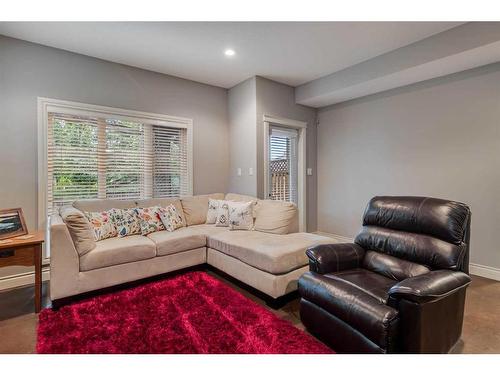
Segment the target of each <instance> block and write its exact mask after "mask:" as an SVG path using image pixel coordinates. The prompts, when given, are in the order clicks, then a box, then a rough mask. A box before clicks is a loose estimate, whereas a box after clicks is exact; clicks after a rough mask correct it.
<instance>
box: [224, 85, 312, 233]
mask: <svg viewBox="0 0 500 375" xmlns="http://www.w3.org/2000/svg"><path fill="white" fill-rule="evenodd" d="M228 97H229V100H228V102H229V104H228V112H229V124H230V125H229V140H230V146H229V149H230V152H229V153H230V172H229V190H230V191H231V192H234V193H240V194H249V195H253V196H257V197H259V198H264V133H263V129H264V120H263V117H264V115H269V116H275V117H283V118H287V119H292V120H298V121H305V122H307V166H308V167H310V168H313V176H307V207H306V209H307V230H308V231H315V230H316V218H317V212H316V208H317V207H316V197H317V196H316V191H317V179H316V110H315V109H314V108H309V107H305V106H303V105H299V104H295V93H294V88H293V87H291V86H288V85H284V84H282V83H278V82H275V81H271V80H269V79H265V78H262V77H252V78H249V79H247V80H246V81H244V82H242V83H240V84H238V85H236V86H234V87H233V88H231V89H230V90H229V94H228ZM238 168H241V169H242V175H241V176H238V175H237V169H238ZM249 168H253V175H251V176H250V175H249V173H248V172H249Z"/></svg>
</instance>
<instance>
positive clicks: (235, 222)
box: [228, 202, 254, 230]
mask: <svg viewBox="0 0 500 375" xmlns="http://www.w3.org/2000/svg"><path fill="white" fill-rule="evenodd" d="M253 205H254V203H253V202H228V211H229V229H230V230H252V229H253Z"/></svg>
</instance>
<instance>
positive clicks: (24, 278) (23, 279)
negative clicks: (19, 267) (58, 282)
mask: <svg viewBox="0 0 500 375" xmlns="http://www.w3.org/2000/svg"><path fill="white" fill-rule="evenodd" d="M47 280H50V270H49V269H44V270H42V281H47ZM34 283H35V271H31V272H23V273H18V274H16V275H12V276H4V277H0V290H5V289H11V288H18V287H20V286H26V285H32V284H34Z"/></svg>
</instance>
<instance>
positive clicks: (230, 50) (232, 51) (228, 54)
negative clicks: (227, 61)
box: [224, 48, 236, 56]
mask: <svg viewBox="0 0 500 375" xmlns="http://www.w3.org/2000/svg"><path fill="white" fill-rule="evenodd" d="M235 54H236V52H234V49H230V48H229V49H227V50H225V51H224V55H226V56H234V55H235Z"/></svg>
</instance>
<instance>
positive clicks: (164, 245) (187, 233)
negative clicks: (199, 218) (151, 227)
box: [148, 227, 207, 256]
mask: <svg viewBox="0 0 500 375" xmlns="http://www.w3.org/2000/svg"><path fill="white" fill-rule="evenodd" d="M193 228H194V227H184V228H180V229H177V230H175V231H173V232H168V231H166V230H163V231H159V232H154V233H150V234H148V238H149V239H150V240H152V241H153V242H154V243H155V245H156V255H157V256H164V255H169V254H175V253H180V252H182V251H186V250H191V249H196V248H199V247H205V246H206V243H207V236H206V235H205V234H203V233H201V232H200V231H197V230H195V229H193Z"/></svg>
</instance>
